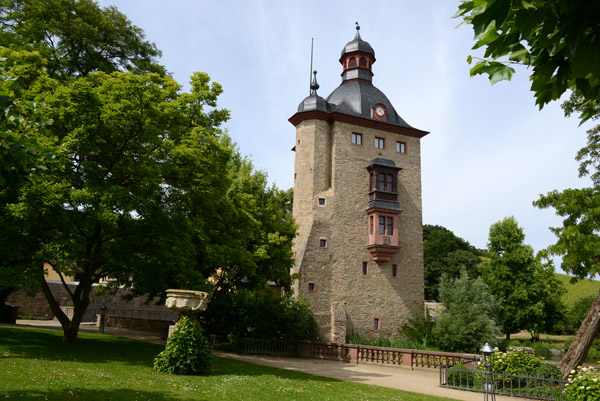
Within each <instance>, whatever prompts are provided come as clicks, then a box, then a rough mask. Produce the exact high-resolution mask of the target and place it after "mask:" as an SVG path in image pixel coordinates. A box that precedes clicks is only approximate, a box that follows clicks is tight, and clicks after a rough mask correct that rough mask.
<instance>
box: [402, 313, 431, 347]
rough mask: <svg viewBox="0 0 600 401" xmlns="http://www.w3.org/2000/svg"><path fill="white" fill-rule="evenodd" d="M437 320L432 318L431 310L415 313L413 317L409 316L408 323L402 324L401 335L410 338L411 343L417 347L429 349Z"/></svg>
mask: <svg viewBox="0 0 600 401" xmlns="http://www.w3.org/2000/svg"><path fill="white" fill-rule="evenodd" d="M434 327H435V322H434V321H433V320H431V316H429V312H426V313H419V312H416V313H413V314H412V317H410V318H408V320H407V321H406V323H404V324H402V326H400V328H399V329H398V333H399V334H400V336H401V337H403V338H405V339H407V340H409V343H411V344H414V345H415V346H414V347H411V348H417V349H427V347H430V346H431V339H432V337H433V328H434Z"/></svg>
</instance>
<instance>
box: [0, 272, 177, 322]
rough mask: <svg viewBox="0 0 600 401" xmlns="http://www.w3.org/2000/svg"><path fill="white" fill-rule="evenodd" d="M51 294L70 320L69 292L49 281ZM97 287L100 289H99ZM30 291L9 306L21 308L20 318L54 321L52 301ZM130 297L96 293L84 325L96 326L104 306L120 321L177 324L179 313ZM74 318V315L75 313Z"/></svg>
mask: <svg viewBox="0 0 600 401" xmlns="http://www.w3.org/2000/svg"><path fill="white" fill-rule="evenodd" d="M67 284H68V285H69V287H70V290H71V291H74V290H75V287H76V285H77V284H76V283H67ZM48 285H49V287H50V290H51V291H52V293H53V294H54V297H55V298H56V300H57V301H58V302H59V304H60V306H61V308H62V309H63V311H65V312H66V313H67V316H69V312H70V310H71V308H70V307H69V306H68V303H69V301H70V300H71V298H70V296H69V294H68V293H67V290H66V289H65V288H64V286H63V284H62V283H61V282H60V281H48ZM95 287H96V286H95ZM27 292H28V291H27V290H25V289H20V290H17V291H15V292H13V293H12V294H11V295H10V296H9V297H8V300H7V302H8V303H9V304H11V305H15V306H18V307H19V314H21V315H25V316H34V317H46V318H49V319H53V318H54V314H53V313H52V311H51V310H50V306H48V301H46V298H45V297H44V294H43V293H42V292H41V291H39V292H37V293H36V294H35V296H34V297H29V296H28V295H27ZM127 294H129V290H126V289H119V290H118V291H117V294H115V295H96V292H95V291H92V293H91V296H90V305H89V306H88V310H87V311H86V314H85V316H84V320H83V321H84V322H93V321H95V319H96V314H97V313H100V308H101V307H102V305H106V308H107V311H106V314H107V316H114V317H120V318H131V319H146V320H160V321H166V322H174V321H176V320H177V317H178V315H179V314H178V313H177V312H174V311H172V310H169V309H168V308H167V307H166V306H164V305H155V304H154V302H153V301H154V300H152V301H151V302H150V303H147V301H148V298H147V297H145V296H144V297H136V298H134V299H133V300H131V301H129V302H128V301H124V300H123V298H122V297H123V296H124V295H127ZM71 315H72V311H71Z"/></svg>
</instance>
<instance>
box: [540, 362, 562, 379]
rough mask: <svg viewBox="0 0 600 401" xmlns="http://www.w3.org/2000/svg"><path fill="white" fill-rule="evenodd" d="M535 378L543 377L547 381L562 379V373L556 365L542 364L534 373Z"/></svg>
mask: <svg viewBox="0 0 600 401" xmlns="http://www.w3.org/2000/svg"><path fill="white" fill-rule="evenodd" d="M534 376H537V377H543V378H545V379H560V378H561V377H562V373H561V371H560V370H558V368H557V367H556V365H554V364H552V363H542V364H541V365H540V366H539V367H538V368H537V369H536V370H535V373H534Z"/></svg>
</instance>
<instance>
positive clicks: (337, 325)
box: [331, 302, 346, 344]
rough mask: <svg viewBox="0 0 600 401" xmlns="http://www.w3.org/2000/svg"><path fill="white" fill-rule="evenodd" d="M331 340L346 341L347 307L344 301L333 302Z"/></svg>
mask: <svg viewBox="0 0 600 401" xmlns="http://www.w3.org/2000/svg"><path fill="white" fill-rule="evenodd" d="M331 342H333V343H338V344H344V343H345V342H346V307H345V305H344V303H343V302H333V303H332V304H331Z"/></svg>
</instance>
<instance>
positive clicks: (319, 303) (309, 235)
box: [289, 24, 427, 342]
mask: <svg viewBox="0 0 600 401" xmlns="http://www.w3.org/2000/svg"><path fill="white" fill-rule="evenodd" d="M356 29H357V31H356V36H355V38H354V40H352V41H351V42H349V43H348V44H347V45H346V46H345V47H344V49H343V50H342V54H341V57H340V63H341V64H342V83H341V85H340V86H339V87H338V88H337V89H335V90H334V91H333V92H332V93H331V94H330V95H329V97H328V98H327V99H326V100H325V99H323V98H322V97H320V96H319V95H318V94H317V89H318V88H319V85H318V84H317V79H316V72H315V73H314V74H315V75H314V78H313V80H312V83H311V94H310V96H308V97H307V98H306V99H304V100H303V101H302V102H301V103H300V105H299V106H298V112H297V113H296V114H294V115H293V116H292V117H291V118H290V119H289V121H290V122H291V123H292V124H293V125H294V126H295V127H296V142H295V147H294V150H295V152H296V160H295V172H294V218H295V219H296V222H297V223H298V225H299V232H298V237H297V238H296V240H295V243H294V254H295V258H296V265H295V272H296V273H299V274H300V278H299V280H298V281H297V283H296V288H295V291H296V294H299V295H300V296H303V297H306V298H308V300H309V301H310V302H311V305H312V309H313V312H314V314H315V318H316V320H317V323H318V326H319V331H320V335H321V337H322V338H323V339H324V340H326V341H335V342H344V341H345V338H346V334H350V333H352V332H361V333H374V334H378V333H385V334H393V333H396V330H397V328H398V327H399V326H400V324H401V323H402V322H404V320H405V319H406V318H407V317H409V316H410V314H411V313H412V312H413V311H422V310H423V234H422V207H421V148H420V139H421V138H422V137H423V136H425V135H426V134H427V132H425V131H421V130H418V129H416V128H413V127H411V126H410V125H408V124H407V123H406V122H405V121H404V120H403V119H402V118H401V117H400V116H399V115H398V113H397V112H396V110H395V109H394V107H393V106H392V104H391V103H390V101H389V100H388V98H387V97H386V96H385V95H384V94H383V93H382V92H381V91H380V90H379V89H377V88H376V87H375V86H373V83H372V77H373V72H372V66H373V63H374V62H375V52H374V51H373V48H372V47H371V45H369V43H367V42H365V41H364V40H362V39H361V37H360V31H359V30H360V27H359V26H358V24H357V28H356Z"/></svg>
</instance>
